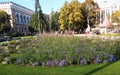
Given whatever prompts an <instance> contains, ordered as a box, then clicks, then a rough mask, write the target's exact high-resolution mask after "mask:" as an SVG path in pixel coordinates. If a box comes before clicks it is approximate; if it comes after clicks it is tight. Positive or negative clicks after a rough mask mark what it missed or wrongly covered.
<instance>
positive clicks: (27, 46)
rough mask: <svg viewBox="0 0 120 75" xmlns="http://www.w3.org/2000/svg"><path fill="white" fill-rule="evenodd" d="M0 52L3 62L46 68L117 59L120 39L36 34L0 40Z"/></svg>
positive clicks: (0, 59)
mask: <svg viewBox="0 0 120 75" xmlns="http://www.w3.org/2000/svg"><path fill="white" fill-rule="evenodd" d="M0 52H1V53H0V55H1V56H0V61H1V62H3V63H4V62H6V63H4V64H9V63H12V64H20V65H26V66H40V65H42V66H49V67H55V66H60V67H61V66H67V65H76V64H82V65H83V64H99V63H107V62H113V61H116V60H119V59H120V39H113V38H112V39H110V38H100V37H93V36H92V37H87V36H86V37H74V36H53V35H51V36H40V37H31V38H23V39H19V40H12V41H9V42H3V43H0ZM5 58H6V59H5Z"/></svg>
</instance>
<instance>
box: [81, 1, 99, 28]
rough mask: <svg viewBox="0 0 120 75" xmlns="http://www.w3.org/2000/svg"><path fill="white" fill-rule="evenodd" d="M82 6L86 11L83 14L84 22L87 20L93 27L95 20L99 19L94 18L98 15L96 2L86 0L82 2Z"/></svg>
mask: <svg viewBox="0 0 120 75" xmlns="http://www.w3.org/2000/svg"><path fill="white" fill-rule="evenodd" d="M82 8H83V9H84V11H85V12H86V13H85V14H83V15H84V16H85V18H86V24H88V22H89V25H90V26H91V27H94V25H95V24H96V23H95V22H96V21H99V20H96V17H98V16H97V14H96V12H97V11H96V10H97V9H99V6H98V4H97V3H95V2H94V0H86V1H85V2H84V3H82ZM87 20H89V21H87ZM97 23H98V22H97Z"/></svg>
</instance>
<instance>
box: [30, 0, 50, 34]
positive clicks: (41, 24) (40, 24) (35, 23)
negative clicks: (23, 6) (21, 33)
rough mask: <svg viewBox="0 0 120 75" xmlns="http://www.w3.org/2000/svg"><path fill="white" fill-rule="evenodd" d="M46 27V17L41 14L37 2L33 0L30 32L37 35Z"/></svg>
mask: <svg viewBox="0 0 120 75" xmlns="http://www.w3.org/2000/svg"><path fill="white" fill-rule="evenodd" d="M47 26H48V22H47V16H46V15H45V14H43V13H42V10H41V6H40V4H39V0H35V13H34V14H33V15H32V17H31V21H30V30H33V31H35V32H38V33H41V34H42V33H43V32H44V30H46V27H47Z"/></svg>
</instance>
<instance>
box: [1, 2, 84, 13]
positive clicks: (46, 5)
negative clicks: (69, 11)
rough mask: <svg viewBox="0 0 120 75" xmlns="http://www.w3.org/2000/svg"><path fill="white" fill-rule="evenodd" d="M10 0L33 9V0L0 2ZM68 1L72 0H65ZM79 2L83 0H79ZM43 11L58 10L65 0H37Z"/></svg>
mask: <svg viewBox="0 0 120 75" xmlns="http://www.w3.org/2000/svg"><path fill="white" fill-rule="evenodd" d="M5 1H12V2H14V3H17V4H19V5H22V6H24V7H27V8H29V9H32V10H33V11H34V0H0V2H5ZM66 1H68V2H70V1H72V0H66ZM79 1H80V2H81V1H83V0H79ZM39 2H40V5H41V8H42V11H43V13H46V14H50V12H51V11H52V9H53V10H55V11H56V10H58V9H60V7H61V6H62V5H63V4H64V2H65V0H39Z"/></svg>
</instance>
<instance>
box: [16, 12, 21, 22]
mask: <svg viewBox="0 0 120 75" xmlns="http://www.w3.org/2000/svg"><path fill="white" fill-rule="evenodd" d="M16 21H17V23H19V22H20V20H19V14H16Z"/></svg>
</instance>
